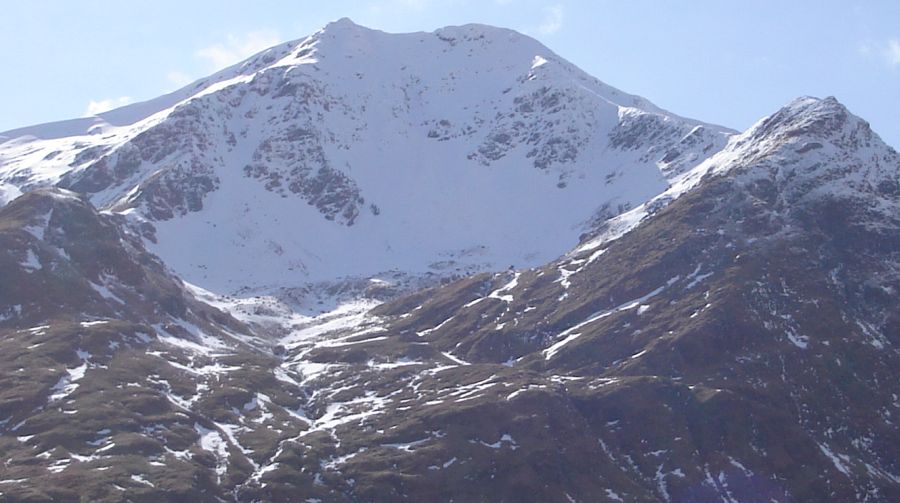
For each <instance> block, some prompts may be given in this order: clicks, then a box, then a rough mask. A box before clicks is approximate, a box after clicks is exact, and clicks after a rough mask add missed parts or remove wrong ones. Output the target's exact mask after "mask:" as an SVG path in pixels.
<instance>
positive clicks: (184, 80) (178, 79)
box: [166, 70, 194, 88]
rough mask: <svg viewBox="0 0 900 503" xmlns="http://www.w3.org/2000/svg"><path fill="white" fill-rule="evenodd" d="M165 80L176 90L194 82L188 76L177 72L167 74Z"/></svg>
mask: <svg viewBox="0 0 900 503" xmlns="http://www.w3.org/2000/svg"><path fill="white" fill-rule="evenodd" d="M166 80H168V81H169V83H170V84H172V85H173V86H175V87H176V88H181V87H184V86H186V85H188V84H190V83H191V82H193V81H194V79H193V78H192V77H191V76H190V75H188V74H186V73H184V72H179V71H177V70H175V71H171V72H169V73H167V74H166Z"/></svg>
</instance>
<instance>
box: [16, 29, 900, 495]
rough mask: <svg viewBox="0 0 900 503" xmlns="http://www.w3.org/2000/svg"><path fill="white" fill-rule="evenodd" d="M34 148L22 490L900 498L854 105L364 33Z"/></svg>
mask: <svg viewBox="0 0 900 503" xmlns="http://www.w3.org/2000/svg"><path fill="white" fill-rule="evenodd" d="M4 135H5V137H6V138H7V140H6V141H4V142H3V143H0V206H2V207H0V244H2V246H0V278H2V279H3V281H0V458H2V459H4V463H0V501H2V500H4V498H5V499H9V500H10V501H73V502H74V501H82V500H84V499H90V500H92V501H109V502H113V501H122V500H123V499H128V500H132V501H202V502H207V501H208V502H221V501H236V502H244V501H322V502H325V501H328V502H332V501H333V502H357V501H411V502H413V501H553V502H557V501H558V502H562V503H565V502H572V501H611V502H615V501H636V502H644V501H647V502H659V503H662V502H666V503H670V502H682V501H725V502H735V501H741V502H744V501H748V502H773V501H774V502H778V503H788V502H795V501H832V500H836V501H870V502H882V501H884V502H889V501H897V500H898V498H900V465H898V459H900V438H898V435H900V434H898V431H900V430H898V428H897V427H896V416H897V414H898V413H900V400H898V397H900V384H898V383H900V379H898V373H897V369H898V368H900V351H898V349H897V347H898V345H900V308H898V306H900V155H898V154H897V152H895V151H894V150H893V149H891V148H890V147H888V146H887V145H885V144H884V143H883V142H882V141H881V140H880V138H879V137H878V135H877V134H875V133H874V132H873V131H872V130H871V129H870V128H869V125H868V124H867V123H866V122H865V121H864V120H862V119H860V118H858V117H855V116H854V115H853V114H851V113H850V112H849V111H848V110H847V109H846V108H845V107H844V106H843V105H841V104H840V103H839V102H838V101H837V100H835V99H834V98H825V99H818V98H800V99H797V100H795V101H793V102H791V103H789V104H788V105H786V106H785V107H784V108H782V109H781V110H779V111H777V112H776V113H774V114H772V115H771V116H769V117H766V118H764V119H762V120H761V121H759V122H758V123H757V124H755V125H754V126H752V127H751V128H750V129H748V130H747V131H745V132H743V133H740V134H738V133H731V132H729V131H727V130H725V129H723V128H719V127H715V126H711V125H707V124H703V123H699V122H696V121H691V120H687V119H682V118H679V117H677V116H674V115H672V114H670V113H668V112H665V111H663V110H661V109H659V108H657V107H655V106H653V105H651V104H649V103H647V102H646V101H645V100H642V99H640V98H637V97H634V96H630V95H627V94H624V93H621V92H619V91H616V90H614V89H612V88H610V87H608V86H606V85H605V84H602V83H601V82H599V81H597V80H596V79H593V78H591V77H589V76H586V75H585V74H583V73H582V72H580V71H579V70H578V69H577V68H575V67H573V66H572V65H571V64H569V63H566V62H565V61H564V60H562V59H560V58H559V57H558V56H556V55H554V54H553V53H551V52H550V51H549V50H547V49H546V48H544V47H543V46H541V45H540V44H538V43H537V42H535V41H533V40H531V39H529V38H527V37H524V36H522V35H519V34H516V33H514V32H510V31H507V30H500V29H497V28H491V27H486V26H480V25H469V26H464V27H458V28H446V29H443V30H438V31H437V32H435V33H431V34H425V33H418V34H406V35H388V34H385V33H381V32H376V31H372V30H368V29H366V28H362V27H359V26H356V25H353V24H352V23H351V22H349V21H347V20H342V21H339V22H336V23H333V24H331V25H329V26H328V27H326V28H325V29H324V30H322V31H320V32H319V33H316V34H314V35H313V36H311V37H309V38H307V39H304V40H301V41H296V42H288V43H285V44H282V45H280V46H278V47H274V48H272V49H270V50H268V51H264V52H263V53H261V54H259V55H257V56H254V57H253V58H250V59H249V60H248V61H246V62H244V63H241V64H239V65H236V66H235V67H232V68H229V69H225V70H223V71H222V72H219V73H218V74H216V75H214V76H211V77H209V78H207V79H203V80H200V81H198V82H196V83H194V84H192V85H190V86H188V87H186V88H185V89H182V90H180V91H177V92H175V93H172V94H170V95H167V96H163V97H160V98H158V99H156V100H151V101H149V102H146V103H141V104H137V105H132V106H130V107H125V108H123V109H120V110H116V111H112V112H108V113H106V114H102V115H101V116H100V117H94V118H86V119H76V120H73V121H68V122H65V123H58V124H50V125H41V126H34V127H31V128H24V129H20V130H16V131H13V132H9V133H4ZM53 186H56V187H53ZM22 193H24V195H22ZM7 201H11V202H7ZM91 203H93V204H91ZM95 206H96V207H97V208H100V209H101V211H97V209H96V208H95ZM153 252H155V253H156V254H157V255H158V256H157V255H154V253H153ZM510 265H512V266H514V268H512V269H509V270H508V268H509V266H510ZM479 271H481V272H479ZM469 273H475V274H469ZM182 278H184V279H186V280H187V281H183V280H182ZM436 280H441V281H440V283H442V284H440V285H437V286H433V287H431V288H427V289H421V290H419V291H416V292H413V293H408V294H403V290H404V289H415V288H421V287H424V286H426V285H435V284H436V283H438V281H436ZM306 292H312V293H314V294H315V295H310V296H308V297H307V298H305V299H304V298H303V297H302V296H303V294H304V293H306ZM229 293H237V294H238V295H225V294H229ZM258 293H278V294H279V295H280V298H274V297H272V296H268V295H259V296H258V295H256V294H258ZM360 295H362V296H364V297H368V298H363V299H360V298H359V296H360ZM385 298H390V299H391V300H390V301H388V302H381V300H383V299H385ZM329 299H330V300H352V302H345V303H343V304H342V305H340V306H339V307H337V308H336V309H333V310H331V311H329V312H325V313H321V314H317V315H316V316H310V312H309V311H311V309H309V307H310V300H312V306H313V307H319V306H317V304H315V301H316V300H321V301H322V302H323V304H322V305H321V306H320V307H321V309H322V310H326V309H327V308H328V307H330V306H327V305H325V304H324V302H325V301H326V300H329ZM373 299H381V300H373ZM299 308H303V309H299ZM298 310H300V311H302V312H298Z"/></svg>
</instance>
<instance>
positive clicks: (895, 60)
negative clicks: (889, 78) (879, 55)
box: [884, 39, 900, 66]
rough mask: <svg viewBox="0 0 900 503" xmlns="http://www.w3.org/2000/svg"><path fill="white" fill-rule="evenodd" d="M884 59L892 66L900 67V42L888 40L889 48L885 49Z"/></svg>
mask: <svg viewBox="0 0 900 503" xmlns="http://www.w3.org/2000/svg"><path fill="white" fill-rule="evenodd" d="M884 57H885V58H886V59H887V62H888V64H889V65H891V66H898V65H900V40H898V39H891V40H888V43H887V47H885V49H884Z"/></svg>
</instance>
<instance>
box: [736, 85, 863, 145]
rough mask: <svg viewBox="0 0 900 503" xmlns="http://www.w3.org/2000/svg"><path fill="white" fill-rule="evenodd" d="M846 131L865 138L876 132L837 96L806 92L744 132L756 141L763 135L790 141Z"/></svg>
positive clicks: (833, 135) (857, 137)
mask: <svg viewBox="0 0 900 503" xmlns="http://www.w3.org/2000/svg"><path fill="white" fill-rule="evenodd" d="M854 132H856V133H854ZM845 133H848V134H851V136H853V137H854V138H853V139H855V140H856V139H860V140H863V141H865V142H869V141H870V140H871V137H872V135H873V133H872V130H871V128H870V127H869V124H868V123H867V122H866V121H864V120H862V119H860V118H859V117H857V116H855V115H853V114H852V113H850V111H849V110H847V107H845V106H844V105H843V104H842V103H841V102H839V101H838V100H837V98H835V97H834V96H828V97H826V98H815V97H811V96H803V97H800V98H797V99H795V100H793V101H791V102H790V103H788V104H787V105H785V106H784V107H782V108H781V109H780V110H778V111H777V112H775V113H774V114H772V115H770V116H768V117H766V118H765V119H763V120H761V121H759V122H758V123H757V124H756V125H754V126H753V127H751V128H750V130H748V131H747V133H745V136H746V137H747V138H750V139H753V140H754V141H758V140H760V139H763V138H769V139H775V138H780V139H781V140H782V141H788V140H790V139H791V138H796V137H808V138H818V139H828V138H835V137H839V136H846V134H845Z"/></svg>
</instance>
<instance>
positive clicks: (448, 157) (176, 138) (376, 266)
mask: <svg viewBox="0 0 900 503" xmlns="http://www.w3.org/2000/svg"><path fill="white" fill-rule="evenodd" d="M166 107H168V108H166ZM127 109H128V110H124V109H123V111H121V112H116V111H114V112H110V113H109V114H107V115H105V116H104V117H105V118H106V119H107V120H106V122H107V124H108V125H104V126H102V127H101V128H99V129H93V130H91V131H92V132H93V133H95V134H90V135H78V136H65V135H60V134H55V133H52V132H48V131H50V130H54V129H59V128H57V127H56V126H53V125H49V126H43V127H36V128H32V129H30V130H28V131H26V132H29V133H30V134H32V135H33V136H42V137H43V138H45V139H43V140H36V139H34V137H33V136H32V137H18V138H14V139H11V140H9V141H7V142H5V143H3V144H0V164H2V166H0V181H3V182H6V183H11V184H14V185H17V186H19V187H21V188H22V189H23V190H29V189H30V188H32V187H35V186H41V185H48V184H58V185H61V186H64V187H67V188H70V189H72V190H76V191H79V192H85V193H88V194H90V195H91V200H92V202H94V204H96V205H98V206H99V207H102V208H107V209H110V210H112V211H116V212H122V213H125V214H128V215H129V216H130V218H131V219H132V221H133V222H135V223H141V222H143V223H145V224H150V225H143V229H144V232H145V236H146V237H147V239H148V241H149V245H150V248H151V249H152V250H153V251H154V252H156V253H157V254H159V255H160V256H161V257H162V258H163V259H164V260H165V261H166V263H167V264H168V265H170V266H171V267H173V268H174V269H175V270H176V272H178V273H179V274H180V275H181V276H182V277H184V278H185V279H186V280H188V281H190V282H192V283H195V284H197V285H199V286H202V287H204V288H207V289H210V290H213V291H216V292H220V293H223V292H248V291H265V290H272V289H275V288H279V287H298V286H304V285H311V284H317V283H318V284H326V285H330V286H334V285H336V284H345V283H341V282H342V281H346V280H348V279H353V280H358V279H360V278H361V279H366V278H370V277H373V276H379V275H380V276H381V279H383V280H387V281H401V282H402V281H405V280H407V279H408V278H410V277H416V278H422V277H425V278H427V277H435V278H437V277H447V276H455V275H459V274H463V273H468V272H472V271H475V270H484V269H505V268H507V267H509V266H516V267H521V266H532V265H538V264H540V263H543V262H546V261H548V260H551V259H553V258H555V257H557V256H559V255H560V254H562V253H564V252H565V251H566V250H568V249H570V248H571V247H572V246H574V245H576V244H577V243H578V241H579V236H581V235H582V234H583V233H585V232H589V231H590V230H591V229H592V228H593V227H594V226H595V225H596V224H597V223H598V222H601V221H603V220H605V219H606V218H608V217H610V216H613V215H615V214H618V213H620V212H621V211H623V210H627V209H629V208H631V207H634V206H637V205H639V204H641V203H643V202H645V201H647V200H648V199H650V198H652V197H654V196H656V195H657V194H659V193H660V192H662V191H664V190H666V189H667V187H668V186H669V183H670V180H672V179H673V178H674V177H677V176H679V175H681V174H683V173H684V172H686V171H687V170H689V169H691V168H692V167H694V166H695V165H697V164H698V163H700V162H701V161H702V160H703V159H705V158H707V157H708V156H710V155H711V154H713V153H715V152H716V151H718V150H720V149H721V148H722V146H723V145H724V144H725V142H726V139H727V136H728V135H729V133H730V132H729V131H727V130H724V129H722V128H719V127H716V126H710V125H707V124H702V123H699V122H696V121H691V120H687V119H683V118H680V117H677V116H675V115H673V114H670V113H668V112H666V111H664V110H661V109H659V108H657V107H655V106H654V105H652V104H650V103H649V102H647V101H646V100H644V99H641V98H638V97H635V96H631V95H628V94H625V93H622V92H620V91H618V90H616V89H613V88H612V87H610V86H607V85H605V84H603V83H602V82H600V81H598V80H596V79H594V78H592V77H590V76H588V75H586V74H584V73H583V72H581V71H580V70H578V69H577V68H576V67H574V66H573V65H571V64H570V63H568V62H566V61H565V60H563V59H562V58H560V57H558V56H557V55H555V54H553V53H552V52H551V51H550V50H548V49H547V48H546V47H544V46H542V45H541V44H539V43H538V42H536V41H535V40H532V39H530V38H528V37H525V36H523V35H520V34H517V33H515V32H512V31H509V30H503V29H498V28H492V27H487V26H481V25H467V26H462V27H451V28H445V29H441V30H438V31H436V32H434V33H413V34H402V35H393V34H385V33H382V32H378V31H374V30H369V29H366V28H363V27H360V26H357V25H355V24H353V23H352V22H350V21H349V20H341V21H338V22H335V23H332V24H330V25H328V26H327V27H326V28H325V29H323V30H322V31H320V32H318V33H316V34H314V35H313V36H311V37H308V38H306V39H304V40H300V41H297V42H290V43H287V44H282V45H281V46H278V47H275V48H273V49H270V50H268V51H266V52H263V53H261V54H259V55H257V56H254V57H253V58H251V59H250V60H248V62H246V63H244V64H241V65H236V66H235V67H232V68H230V69H227V70H224V71H223V72H220V73H219V74H217V75H215V76H213V77H210V78H209V79H206V80H203V81H200V82H198V83H195V84H193V85H191V86H189V87H188V88H185V89H184V90H181V91H178V92H176V93H173V94H172V95H168V96H166V97H162V98H159V99H158V100H154V101H153V102H148V103H147V104H143V105H140V106H132V107H127ZM126 112H127V113H126ZM110 114H111V115H110ZM116 114H119V115H116ZM114 116H115V117H114ZM126 119H127V120H126ZM135 119H139V120H136V122H133V123H130V124H125V123H127V122H129V121H130V120H135ZM117 121H118V122H117ZM112 124H120V125H119V126H113V125H112ZM20 132H21V130H20ZM71 132H72V131H66V133H71ZM7 136H10V135H9V134H7ZM13 136H14V135H13ZM151 226H152V227H151ZM336 288H337V287H336Z"/></svg>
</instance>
